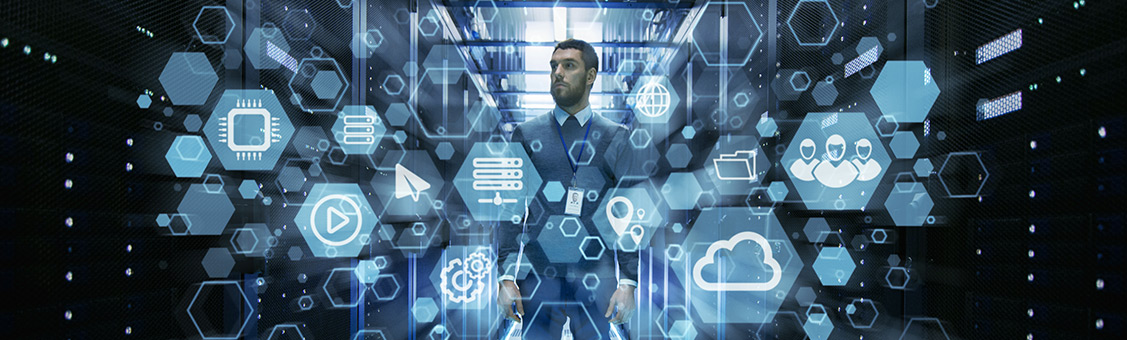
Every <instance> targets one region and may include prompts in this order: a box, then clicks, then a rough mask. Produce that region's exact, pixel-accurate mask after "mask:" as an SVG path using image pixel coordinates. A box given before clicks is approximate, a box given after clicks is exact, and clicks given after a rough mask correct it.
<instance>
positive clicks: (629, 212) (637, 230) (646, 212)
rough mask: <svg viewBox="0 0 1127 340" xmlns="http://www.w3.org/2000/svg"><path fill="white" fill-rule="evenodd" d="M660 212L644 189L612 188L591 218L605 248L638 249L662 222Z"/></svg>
mask: <svg viewBox="0 0 1127 340" xmlns="http://www.w3.org/2000/svg"><path fill="white" fill-rule="evenodd" d="M690 175H691V174H690ZM694 202H695V201H694ZM662 215H663V214H662V212H660V211H658V208H657V204H656V203H655V202H654V198H653V197H652V196H650V193H649V191H647V190H646V189H644V188H614V189H610V190H608V191H607V193H606V194H605V195H603V198H602V201H601V202H600V203H599V205H598V207H596V208H595V214H594V215H592V217H591V220H592V221H593V222H594V223H595V227H597V229H598V230H599V236H601V237H602V240H603V243H604V245H606V247H607V248H608V249H611V250H615V249H617V250H623V251H638V250H639V249H640V248H644V247H646V246H648V245H649V243H650V240H651V239H652V238H653V236H654V235H653V234H654V233H655V232H656V231H657V228H658V227H660V226H662V225H664V221H665V218H664V217H662Z"/></svg>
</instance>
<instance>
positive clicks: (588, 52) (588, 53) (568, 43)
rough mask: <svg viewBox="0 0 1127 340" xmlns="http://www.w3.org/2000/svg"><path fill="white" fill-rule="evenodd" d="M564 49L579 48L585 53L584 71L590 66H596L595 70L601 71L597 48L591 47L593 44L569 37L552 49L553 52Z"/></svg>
mask: <svg viewBox="0 0 1127 340" xmlns="http://www.w3.org/2000/svg"><path fill="white" fill-rule="evenodd" d="M564 49H573V50H579V51H580V52H582V53H583V67H584V69H583V70H584V71H586V70H587V69H590V68H594V69H595V72H598V71H599V56H598V55H597V54H595V48H594V47H591V44H588V43H587V42H586V41H583V40H579V39H567V40H564V41H561V42H560V43H558V44H556V49H554V50H552V53H555V52H556V50H564Z"/></svg>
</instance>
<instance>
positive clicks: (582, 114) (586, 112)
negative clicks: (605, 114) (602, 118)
mask: <svg viewBox="0 0 1127 340" xmlns="http://www.w3.org/2000/svg"><path fill="white" fill-rule="evenodd" d="M592 114H594V113H592V112H591V104H587V107H585V108H583V109H582V110H579V112H576V113H575V119H578V120H579V126H585V125H587V121H588V120H591V115H592ZM552 115H553V116H555V117H556V123H559V124H560V126H563V123H564V122H565V121H567V117H568V116H571V115H569V114H567V111H564V110H563V109H561V108H560V107H559V106H558V105H557V106H556V108H554V109H552Z"/></svg>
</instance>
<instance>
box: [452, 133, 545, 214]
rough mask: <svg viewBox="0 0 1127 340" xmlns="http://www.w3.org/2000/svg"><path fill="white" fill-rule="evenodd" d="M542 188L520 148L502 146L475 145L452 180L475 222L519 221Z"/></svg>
mask: <svg viewBox="0 0 1127 340" xmlns="http://www.w3.org/2000/svg"><path fill="white" fill-rule="evenodd" d="M543 184H544V181H543V179H541V177H540V173H539V172H537V171H536V167H535V166H533V165H532V161H530V160H529V158H528V154H527V153H525V151H524V147H522V146H521V145H520V144H516V143H505V142H481V143H475V144H474V146H473V147H472V148H470V152H469V153H468V154H467V155H466V161H465V162H464V163H462V167H461V168H460V169H459V170H458V174H457V175H455V177H454V187H455V188H457V189H458V195H459V196H461V198H462V201H463V202H465V204H466V207H467V208H468V209H469V210H470V214H471V215H472V216H473V218H474V220H477V221H512V220H514V219H516V220H518V221H519V220H520V219H522V218H523V217H524V211H525V206H526V205H527V204H528V202H529V201H530V200H532V199H533V198H534V197H535V196H536V193H537V192H539V191H540V186H541V185H543Z"/></svg>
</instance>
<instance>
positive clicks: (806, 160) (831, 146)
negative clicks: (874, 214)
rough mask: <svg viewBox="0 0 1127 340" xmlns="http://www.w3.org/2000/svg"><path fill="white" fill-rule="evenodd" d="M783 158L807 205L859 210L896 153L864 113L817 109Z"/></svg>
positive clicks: (784, 164) (784, 165)
mask: <svg viewBox="0 0 1127 340" xmlns="http://www.w3.org/2000/svg"><path fill="white" fill-rule="evenodd" d="M781 161H782V166H783V167H784V168H785V169H786V171H787V175H789V176H790V178H791V180H792V182H793V184H794V187H795V190H797V191H798V194H799V196H800V197H802V201H803V202H805V203H806V207H807V208H810V209H822V210H859V209H862V208H864V207H865V205H866V204H868V202H869V199H870V198H871V197H872V195H873V191H874V190H875V189H876V187H877V185H878V184H880V179H881V178H882V177H883V176H884V173H885V172H886V171H887V169H888V165H889V163H890V162H891V159H890V158H889V155H888V151H887V150H886V149H885V147H884V144H883V143H882V142H881V140H880V138H878V137H877V135H876V132H875V131H874V130H873V127H872V124H870V122H869V120H868V118H866V117H865V114H864V113H860V112H811V113H808V114H807V115H806V118H805V119H803V120H802V124H801V125H800V126H799V128H798V131H797V132H796V133H795V135H794V139H792V140H791V142H790V144H789V145H788V146H787V149H786V152H784V153H783V157H782V160H781Z"/></svg>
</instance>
